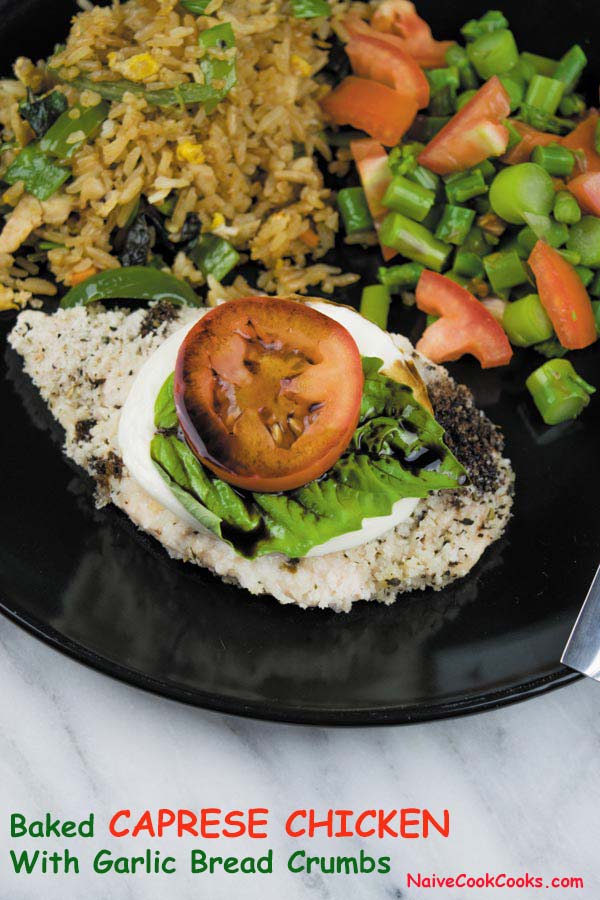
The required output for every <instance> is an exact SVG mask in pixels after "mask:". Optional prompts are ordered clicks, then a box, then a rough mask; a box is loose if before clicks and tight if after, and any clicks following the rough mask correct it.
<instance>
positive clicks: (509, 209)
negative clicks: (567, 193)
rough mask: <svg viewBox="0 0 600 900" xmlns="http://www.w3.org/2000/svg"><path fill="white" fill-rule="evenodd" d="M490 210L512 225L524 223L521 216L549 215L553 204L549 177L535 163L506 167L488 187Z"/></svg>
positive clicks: (551, 185) (552, 186)
mask: <svg viewBox="0 0 600 900" xmlns="http://www.w3.org/2000/svg"><path fill="white" fill-rule="evenodd" d="M489 198H490V203H491V206H492V209H493V210H494V212H495V213H496V215H497V216H500V218H501V219H505V220H506V221H507V222H510V223H511V224H512V225H523V224H524V223H525V218H524V213H534V214H535V215H539V216H548V215H549V214H550V213H551V212H552V207H553V205H554V184H553V183H552V178H551V177H550V175H549V174H548V173H547V172H546V170H545V169H542V167H541V166H538V165H536V164H535V163H520V164H519V165H517V166H507V167H506V168H505V169H502V171H501V172H499V173H498V174H497V175H496V177H495V178H494V180H493V181H492V184H491V186H490V193H489Z"/></svg>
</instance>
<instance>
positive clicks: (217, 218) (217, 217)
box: [210, 212, 225, 231]
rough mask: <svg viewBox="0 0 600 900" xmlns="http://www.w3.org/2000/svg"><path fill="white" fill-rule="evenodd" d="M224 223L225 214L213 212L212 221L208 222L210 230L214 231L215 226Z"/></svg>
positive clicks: (217, 226)
mask: <svg viewBox="0 0 600 900" xmlns="http://www.w3.org/2000/svg"><path fill="white" fill-rule="evenodd" d="M224 224H225V216H224V215H223V214H222V213H219V212H218V213H215V214H214V216H213V218H212V222H211V223H210V227H211V230H212V231H214V230H215V228H220V227H221V225H224Z"/></svg>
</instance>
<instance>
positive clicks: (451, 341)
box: [417, 269, 513, 369]
mask: <svg viewBox="0 0 600 900" xmlns="http://www.w3.org/2000/svg"><path fill="white" fill-rule="evenodd" d="M417 306H418V307H419V309H421V310H422V311H423V312H426V313H429V314H431V315H436V316H440V317H441V318H439V319H438V320H437V321H436V322H434V323H433V325H430V326H429V328H427V329H426V330H425V332H424V334H423V336H422V337H421V339H420V341H419V342H418V344H417V350H418V351H419V353H423V354H424V355H425V356H427V357H428V358H429V359H430V360H432V362H435V363H443V362H451V361H452V360H455V359H459V357H461V356H463V355H464V354H465V353H470V354H471V355H472V356H475V357H476V358H477V359H478V360H479V362H480V363H481V366H482V368H483V369H491V368H493V367H495V366H506V365H508V363H509V362H510V360H511V357H512V355H513V351H512V348H511V346H510V343H509V340H508V338H507V337H506V334H505V333H504V330H503V329H502V327H501V326H500V325H499V324H498V322H497V321H496V320H495V318H494V317H493V315H492V314H491V313H490V312H489V311H488V310H487V309H486V308H485V306H483V304H482V303H480V302H479V300H476V299H475V297H474V296H473V295H472V294H470V293H469V291H468V290H467V289H466V288H464V287H461V285H459V284H456V283H455V282H454V281H451V280H450V279H449V278H445V277H444V276H443V275H438V274H437V273H436V272H430V271H429V270H428V269H426V270H425V271H424V272H423V274H422V275H421V277H420V279H419V283H418V284H417Z"/></svg>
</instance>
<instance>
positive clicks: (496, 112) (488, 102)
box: [419, 75, 510, 175]
mask: <svg viewBox="0 0 600 900" xmlns="http://www.w3.org/2000/svg"><path fill="white" fill-rule="evenodd" d="M509 112H510V100H509V98H508V94H507V93H506V91H505V90H504V88H503V86H502V84H501V82H500V80H499V79H498V77H497V75H494V76H493V77H492V78H490V80H489V81H486V83H485V84H484V85H483V87H481V88H480V89H479V90H478V91H477V93H476V94H475V96H474V97H471V99H470V100H469V102H468V103H466V104H465V105H464V106H463V108H462V109H461V110H459V112H457V113H456V115H454V116H453V117H452V118H451V119H450V121H449V122H448V123H447V124H446V125H444V127H443V128H442V130H441V131H439V132H438V134H436V136H435V137H434V138H433V139H432V140H431V141H430V142H429V143H428V144H427V146H426V147H425V149H424V150H422V151H421V153H420V154H419V162H420V163H421V165H423V166H426V167H427V168H428V169H431V171H432V172H436V173H437V174H438V175H449V174H450V173H451V172H462V171H463V170H464V169H468V168H470V167H471V166H476V165H477V163H480V162H483V160H484V159H487V158H488V157H490V156H501V154H502V153H504V151H505V150H506V147H507V144H508V129H507V128H506V126H505V125H503V124H502V121H503V120H504V119H506V118H507V116H508V114H509Z"/></svg>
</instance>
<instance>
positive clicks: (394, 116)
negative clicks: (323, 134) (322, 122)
mask: <svg viewBox="0 0 600 900" xmlns="http://www.w3.org/2000/svg"><path fill="white" fill-rule="evenodd" d="M321 106H322V108H323V110H324V111H325V112H326V113H327V115H328V116H329V117H330V118H331V119H332V121H333V122H335V124H336V125H352V126H353V128H358V129H359V130H360V131H366V133H367V134H370V135H371V137H372V138H374V139H375V140H376V141H380V142H381V143H382V144H385V146H386V147H393V146H394V145H395V144H397V143H398V141H399V140H400V139H401V138H402V136H403V135H404V134H405V133H406V132H407V131H408V129H409V128H410V126H411V125H412V123H413V121H414V119H415V116H416V114H417V109H418V107H417V101H416V100H415V98H414V97H411V96H410V95H409V94H401V93H400V92H399V91H395V90H394V89H393V88H391V87H388V86H387V85H385V84H379V82H378V81H369V80H368V79H366V78H356V77H355V76H354V75H349V76H348V78H344V80H343V81H342V82H341V83H340V84H339V85H338V86H337V87H336V88H335V89H334V90H333V91H332V92H331V93H330V94H327V96H326V97H325V98H324V99H323V100H322V101H321Z"/></svg>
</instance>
